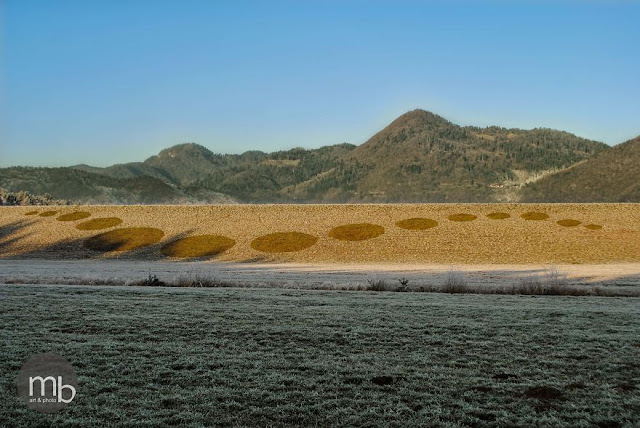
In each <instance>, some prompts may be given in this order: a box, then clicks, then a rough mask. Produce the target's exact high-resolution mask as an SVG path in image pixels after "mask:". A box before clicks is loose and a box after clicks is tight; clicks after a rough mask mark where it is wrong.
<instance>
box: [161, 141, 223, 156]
mask: <svg viewBox="0 0 640 428" xmlns="http://www.w3.org/2000/svg"><path fill="white" fill-rule="evenodd" d="M189 154H195V155H198V154H199V155H205V156H210V155H213V152H211V150H209V149H207V148H206V147H204V146H201V145H200V144H196V143H183V144H177V145H175V146H171V147H169V148H167V149H164V150H162V151H161V152H160V153H158V155H157V157H159V158H167V157H169V158H174V157H176V156H180V155H189Z"/></svg>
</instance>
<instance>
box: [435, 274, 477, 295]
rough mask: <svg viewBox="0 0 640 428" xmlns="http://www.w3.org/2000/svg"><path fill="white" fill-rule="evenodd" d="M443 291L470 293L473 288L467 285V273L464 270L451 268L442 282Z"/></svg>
mask: <svg viewBox="0 0 640 428" xmlns="http://www.w3.org/2000/svg"><path fill="white" fill-rule="evenodd" d="M440 291H442V292H443V293H456V294H457V293H470V292H471V290H470V289H469V287H468V285H467V275H465V273H464V272H462V271H459V270H455V269H453V268H452V269H450V270H449V271H447V273H446V275H445V278H444V282H443V284H442V289H441V290H440Z"/></svg>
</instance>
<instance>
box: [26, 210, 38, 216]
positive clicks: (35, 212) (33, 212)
mask: <svg viewBox="0 0 640 428" xmlns="http://www.w3.org/2000/svg"><path fill="white" fill-rule="evenodd" d="M36 214H38V211H37V210H36V211H29V212H26V213H25V214H24V215H36Z"/></svg>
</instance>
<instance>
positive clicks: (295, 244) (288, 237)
mask: <svg viewBox="0 0 640 428" xmlns="http://www.w3.org/2000/svg"><path fill="white" fill-rule="evenodd" d="M316 242H318V237H317V236H313V235H309V234H306V233H302V232H276V233H270V234H268V235H264V236H261V237H259V238H256V239H254V240H253V241H252V242H251V248H253V249H254V250H258V251H262V252H263V253H289V252H294V251H302V250H305V249H307V248H309V247H311V246H312V245H314V244H315V243H316Z"/></svg>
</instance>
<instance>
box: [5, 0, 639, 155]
mask: <svg viewBox="0 0 640 428" xmlns="http://www.w3.org/2000/svg"><path fill="white" fill-rule="evenodd" d="M638 22H640V2H633V1H541V0H539V1H510V2H509V1H502V2H498V1H480V0H476V1H446V2H445V1H437V2H435V1H434V2H429V1H402V0H400V1H379V0H369V1H355V0H353V1H352V0H341V1H331V0H326V1H287V2H283V1H262V2H250V1H242V0H238V1H224V2H223V1H197V0H186V1H180V0H174V1H163V0H153V1H145V0H132V1H126V0H103V1H97V0H92V1H86V0H80V1H75V0H60V1H51V0H42V1H38V0H0V166H15V165H32V166H63V165H74V164H79V163H86V164H91V165H96V166H106V165H110V164H114V163H121V162H130V161H141V160H144V159H146V158H147V157H149V156H151V155H153V154H156V153H157V152H159V151H160V150H162V149H163V148H166V147H169V146H172V145H175V144H179V143H184V142H196V143H198V144H201V145H203V146H205V147H208V148H209V149H211V150H212V151H214V152H217V153H241V152H243V151H246V150H262V151H266V152H269V151H275V150H284V149H288V148H292V147H305V148H314V147H320V146H323V145H329V144H339V143H342V142H349V143H353V144H361V143H363V142H364V141H366V140H367V139H368V138H369V137H370V136H371V135H373V134H374V133H376V132H377V131H379V130H380V129H382V128H383V127H384V126H386V125H387V124H388V123H390V122H391V121H392V120H393V119H395V118H396V117H397V116H399V115H401V114H403V113H405V112H407V111H409V110H412V109H415V108H422V109H425V110H429V111H432V112H434V113H437V114H439V115H441V116H443V117H445V118H447V119H449V120H451V121H452V122H454V123H457V124H459V125H476V126H490V125H499V126H504V127H515V128H523V129H531V128H536V127H546V128H555V129H562V130H566V131H569V132H572V133H574V134H576V135H579V136H582V137H585V138H590V139H594V140H598V141H603V142H605V143H607V144H611V145H614V144H617V143H620V142H623V141H625V140H628V139H630V138H633V137H635V136H637V135H639V134H640V102H638V100H640V78H639V76H640V48H639V46H640V25H638Z"/></svg>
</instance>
